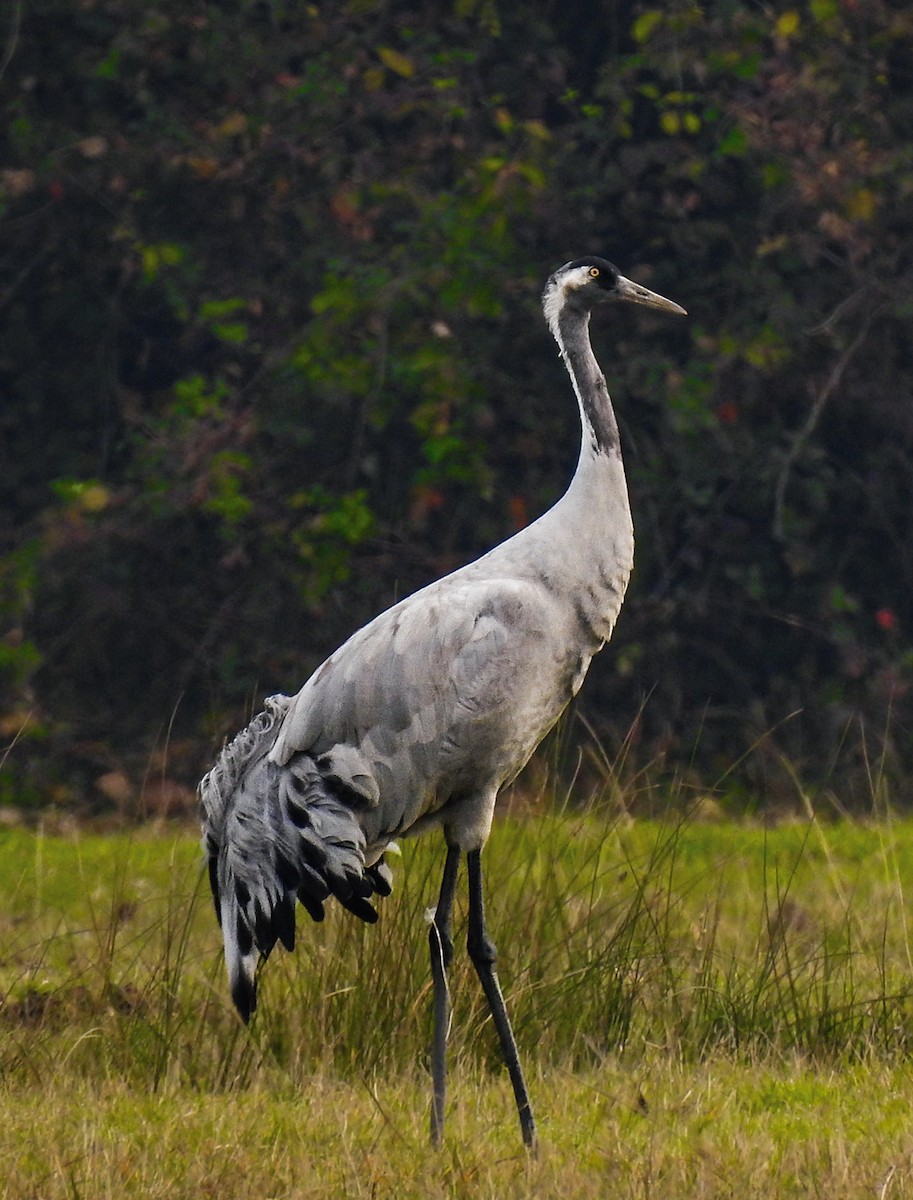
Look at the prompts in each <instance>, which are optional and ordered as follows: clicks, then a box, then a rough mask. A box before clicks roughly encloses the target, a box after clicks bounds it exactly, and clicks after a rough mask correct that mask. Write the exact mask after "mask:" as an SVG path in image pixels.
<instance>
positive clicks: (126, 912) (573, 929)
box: [0, 812, 913, 1200]
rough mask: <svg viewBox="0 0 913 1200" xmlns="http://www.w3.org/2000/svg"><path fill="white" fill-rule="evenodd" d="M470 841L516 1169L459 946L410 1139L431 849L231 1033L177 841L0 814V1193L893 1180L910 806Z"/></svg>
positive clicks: (798, 1189) (904, 1005) (507, 1192)
mask: <svg viewBox="0 0 913 1200" xmlns="http://www.w3.org/2000/svg"><path fill="white" fill-rule="evenodd" d="M487 857H488V863H489V891H490V899H491V902H490V922H491V926H492V930H493V932H494V933H495V935H496V940H497V941H498V943H499V946H500V948H501V950H502V970H501V974H502V979H503V982H504V983H505V986H506V990H507V993H508V1003H509V1005H510V1007H511V1010H512V1013H513V1015H514V1019H515V1024H516V1027H517V1032H518V1038H519V1041H520V1043H521V1052H522V1053H523V1055H524V1058H525V1060H526V1062H527V1065H528V1071H529V1075H530V1087H531V1091H532V1095H533V1100H534V1104H535V1106H536V1108H537V1115H538V1116H539V1120H540V1126H541V1134H542V1143H543V1144H542V1150H541V1153H540V1154H539V1155H538V1157H536V1158H533V1159H531V1158H528V1157H527V1155H526V1154H525V1152H524V1151H523V1150H522V1148H521V1146H520V1139H519V1132H518V1129H517V1128H516V1117H515V1114H514V1112H513V1109H512V1101H511V1098H510V1094H509V1088H508V1086H507V1084H506V1081H505V1079H504V1078H503V1073H502V1072H501V1071H500V1070H499V1068H498V1065H497V1060H496V1056H495V1055H494V1049H493V1042H492V1035H491V1031H490V1029H489V1027H488V1023H487V1020H486V1016H485V1013H484V1010H483V1005H482V1001H481V998H480V996H479V992H478V986H477V983H476V981H475V979H474V977H473V976H472V974H471V971H470V970H469V969H468V967H467V964H466V963H465V961H464V959H465V956H463V955H460V954H458V955H457V963H456V964H455V966H456V969H455V971H454V976H453V980H452V986H453V992H454V998H455V1014H454V1032H453V1038H452V1061H453V1087H452V1097H451V1104H450V1114H449V1125H448V1130H447V1137H446V1146H445V1149H444V1151H443V1152H442V1153H439V1154H434V1153H432V1152H431V1150H430V1149H429V1148H428V1146H427V1119H428V1114H427V1103H428V1094H427V1093H428V1090H429V1089H428V1082H427V1077H426V1075H425V1073H424V1057H425V1047H426V1042H427V1037H428V1028H429V1012H428V1010H429V1003H428V1001H429V997H428V989H429V984H428V971H427V966H426V962H425V954H426V942H425V928H426V927H425V922H424V910H425V906H426V905H427V904H429V903H432V902H433V899H434V895H435V892H436V886H437V872H438V870H439V867H440V862H439V859H440V854H439V848H438V847H436V846H435V845H434V844H433V843H431V844H422V843H417V844H414V845H408V846H407V847H406V854H405V857H404V860H403V863H402V864H401V866H400V867H399V868H398V869H397V876H398V878H397V890H396V893H395V894H394V896H393V897H391V899H390V900H389V901H387V902H385V904H384V909H383V913H382V917H381V921H380V923H379V925H378V926H377V927H375V928H374V929H366V928H364V927H362V926H360V925H359V924H358V923H356V922H354V921H353V920H352V919H350V918H348V917H346V916H345V915H344V914H341V913H340V914H334V916H333V917H332V918H328V920H327V922H326V924H325V926H323V927H320V928H316V927H313V926H310V924H309V923H304V922H303V923H302V925H301V930H300V945H299V949H298V951H297V952H296V954H295V955H294V956H284V955H282V956H280V955H278V954H277V956H276V957H275V958H274V959H273V960H271V961H270V963H269V964H268V967H267V970H266V972H265V974H264V980H263V990H262V1007H261V1012H260V1014H259V1017H258V1021H257V1022H256V1024H255V1026H254V1027H253V1028H252V1029H251V1030H249V1031H248V1030H244V1029H242V1028H241V1027H240V1025H239V1024H238V1022H237V1021H236V1020H235V1018H234V1015H233V1013H232V1012H231V1009H230V1005H229V1002H228V1000H227V997H226V995H225V987H224V984H223V980H222V968H221V963H220V958H219V949H218V932H217V930H216V927H215V922H214V919H213V917H212V913H211V909H210V907H209V903H208V898H207V897H206V895H205V892H204V885H203V882H202V878H201V873H200V861H199V852H198V847H197V844H196V837H195V835H194V834H192V833H188V832H186V831H183V830H159V831H157V832H151V831H150V832H146V833H140V832H136V833H134V834H133V835H125V834H114V835H107V836H105V835H92V834H87V833H85V832H83V833H82V834H80V835H71V836H50V835H47V834H45V835H42V834H35V833H32V832H28V831H25V830H22V829H7V830H3V831H2V832H0V861H2V862H3V864H4V865H3V871H2V875H0V999H2V1006H0V1197H4V1198H5V1197H10V1198H12V1197H17V1198H18V1197H35V1198H36V1200H38V1198H39V1197H40V1198H41V1200H45V1198H47V1200H54V1198H56V1197H58V1196H59V1197H68V1198H70V1200H72V1198H75V1197H107V1196H118V1197H120V1196H124V1195H138V1196H140V1195H141V1196H144V1197H159V1196H161V1197H183V1196H187V1197H190V1196H207V1195H213V1196H215V1195H218V1196H219V1197H221V1198H223V1200H230V1198H232V1197H235V1196H238V1197H242V1196H244V1197H250V1196H258V1197H268V1196H275V1197H311V1196H314V1197H323V1196H334V1197H335V1196H357V1197H362V1196H365V1197H368V1196H370V1197H383V1196H388V1195H389V1196H394V1195H395V1196H396V1197H397V1198H398V1200H400V1198H402V1197H411V1196H416V1197H419V1196H421V1197H436V1196H448V1197H450V1196H473V1197H475V1196H480V1197H485V1196H492V1197H494V1196H497V1197H510V1196H536V1197H549V1196H562V1197H569V1196H574V1197H589V1196H594V1197H595V1196H605V1195H613V1196H621V1197H628V1196H630V1197H635V1196H636V1197H644V1198H647V1197H653V1196H675V1197H681V1196H695V1197H716V1196H732V1195H735V1194H737V1193H738V1194H739V1195H740V1196H742V1197H749V1196H759V1197H760V1196H764V1197H771V1196H816V1195H820V1196H827V1197H828V1198H829V1200H833V1198H840V1197H844V1196H845V1197H854V1198H856V1197H859V1196H863V1195H865V1196H881V1197H885V1198H887V1197H895V1196H903V1195H913V1165H911V1153H913V1126H911V1123H910V1121H909V1113H910V1111H911V1110H913V1078H911V1072H910V1071H909V1068H908V1066H907V1056H908V1053H909V1041H910V1036H911V1029H913V1022H911V1017H913V973H911V964H910V950H909V943H908V936H907V932H908V931H907V924H906V908H905V896H904V885H905V881H906V880H907V879H909V878H911V871H913V822H908V821H902V822H895V823H890V822H888V821H882V822H881V823H877V824H875V823H873V824H866V823H851V822H841V823H838V824H833V825H820V824H818V823H816V822H805V823H798V824H793V825H784V826H781V827H779V828H776V829H772V830H765V829H763V828H761V827H759V826H752V825H750V824H748V823H725V822H713V823H706V822H691V823H687V824H685V825H680V824H678V823H676V822H670V823H668V824H663V823H650V822H637V823H630V822H616V823H614V824H613V823H607V822H606V821H605V820H604V818H603V817H601V816H600V815H599V814H597V813H593V814H574V813H570V812H566V813H564V814H560V815H545V814H538V815H527V816H526V817H525V818H524V819H512V818H509V817H507V818H505V819H503V820H501V822H500V823H498V824H497V826H496V832H495V835H494V836H493V839H492V843H491V846H490V849H489V852H488V855H487Z"/></svg>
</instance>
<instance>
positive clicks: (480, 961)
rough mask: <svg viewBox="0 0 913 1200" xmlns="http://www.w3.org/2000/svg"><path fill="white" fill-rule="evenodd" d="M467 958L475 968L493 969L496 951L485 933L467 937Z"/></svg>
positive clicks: (496, 956) (496, 955)
mask: <svg viewBox="0 0 913 1200" xmlns="http://www.w3.org/2000/svg"><path fill="white" fill-rule="evenodd" d="M467 948H468V950H469V957H470V959H471V960H472V961H473V963H474V964H475V965H476V966H485V967H493V966H494V964H495V963H496V962H497V961H498V951H497V949H496V947H495V944H494V942H493V941H492V940H491V938H490V937H489V936H488V934H487V933H483V934H479V935H476V936H473V934H470V935H469V939H468V942H467Z"/></svg>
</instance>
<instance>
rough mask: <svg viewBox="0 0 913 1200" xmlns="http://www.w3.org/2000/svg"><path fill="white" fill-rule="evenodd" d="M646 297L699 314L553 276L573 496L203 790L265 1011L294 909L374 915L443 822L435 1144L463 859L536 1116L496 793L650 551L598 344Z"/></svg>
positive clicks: (595, 277)
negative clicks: (502, 888)
mask: <svg viewBox="0 0 913 1200" xmlns="http://www.w3.org/2000/svg"><path fill="white" fill-rule="evenodd" d="M612 301H627V302H631V303H634V304H641V305H646V306H647V307H649V308H654V309H661V310H664V311H666V312H670V313H680V314H684V313H685V310H684V309H683V308H681V307H680V306H679V305H677V304H674V303H673V302H672V301H671V300H666V299H665V298H664V297H662V296H659V295H657V294H656V293H655V292H651V291H649V290H648V289H647V288H644V287H641V286H640V285H639V284H636V283H632V282H631V281H630V280H629V279H626V278H625V277H624V276H623V275H621V274H620V273H619V271H618V268H617V267H615V266H614V265H613V264H612V263H610V262H607V261H606V260H605V259H603V258H596V257H587V258H580V259H576V260H575V261H573V262H569V263H567V264H565V265H564V266H563V267H560V268H559V269H558V270H557V271H555V273H554V274H553V275H552V276H551V277H550V278H549V280H548V282H547V284H546V287H545V290H544V292H543V296H542V304H543V309H544V312H545V317H546V320H547V322H548V325H549V327H550V329H551V332H552V334H553V336H554V338H555V340H556V341H557V343H558V347H559V350H560V353H561V357H562V359H563V360H564V365H565V367H566V368H567V371H568V374H569V375H570V379H571V384H572V386H573V390H574V392H575V394H576V397H577V403H578V408H579V414H580V425H581V439H580V455H579V458H578V462H577V468H576V471H575V473H574V476H573V479H572V480H571V483H570V486H569V487H568V489H567V491H566V492H565V494H564V495H563V497H562V498H561V499H560V500H559V501H558V502H557V503H556V504H555V505H554V506H553V507H552V508H550V509H549V510H548V511H547V512H545V513H544V514H543V515H542V516H540V517H539V518H538V520H536V521H534V522H533V523H532V524H530V525H528V526H526V527H525V528H524V529H522V530H520V531H519V532H518V533H516V534H515V535H514V536H513V537H511V538H509V539H508V540H507V541H505V542H503V543H501V544H500V545H498V546H496V547H495V548H494V549H493V550H490V551H489V552H488V553H487V554H484V555H483V556H482V557H481V558H479V559H477V560H476V561H474V562H471V563H469V564H468V565H467V566H464V567H462V568H460V569H459V570H456V571H454V572H452V573H451V574H449V575H446V576H445V577H444V578H442V579H439V580H437V581H436V582H434V583H431V584H429V585H428V586H427V587H424V588H422V589H421V590H420V591H418V592H415V593H414V594H413V595H411V596H409V597H407V598H406V599H404V600H401V601H400V602H399V603H398V604H395V605H394V606H393V607H392V608H388V609H387V610H386V611H385V612H382V613H381V614H380V615H379V616H377V617H375V618H374V620H373V621H371V622H369V624H367V625H365V626H364V627H363V628H362V629H360V630H358V632H356V633H354V634H353V635H352V636H351V637H350V638H349V639H348V641H346V642H345V643H344V644H343V645H342V646H341V647H340V648H339V649H338V650H337V651H336V652H335V653H334V654H331V655H330V657H329V658H328V659H327V660H326V661H325V662H324V663H323V665H322V666H320V667H319V668H318V669H317V670H316V671H315V672H314V674H313V675H312V676H311V677H310V678H309V679H308V680H307V682H306V683H305V684H304V686H303V687H302V688H301V690H300V691H299V692H298V693H297V695H295V696H284V695H277V696H271V697H269V698H268V699H267V700H266V701H265V707H264V710H263V712H261V713H260V714H259V715H258V716H257V717H255V718H254V720H253V721H251V723H250V724H249V725H248V726H247V728H245V729H244V730H242V731H241V732H240V733H239V734H238V735H237V736H236V737H235V738H234V740H233V741H231V742H230V743H229V744H228V745H227V746H226V747H225V749H224V750H223V751H222V753H221V756H220V757H219V759H218V761H217V762H216V763H215V765H214V766H213V768H212V769H211V770H210V771H209V773H208V774H207V775H206V776H205V777H204V778H203V780H202V782H201V784H200V799H201V808H202V813H203V829H204V838H203V840H204V849H205V852H206V854H207V857H208V862H209V877H210V882H211V885H212V892H213V899H214V901H215V908H216V915H217V917H218V920H219V923H220V925H221V929H222V936H223V940H224V944H225V961H226V967H227V971H228V978H229V983H230V988H231V994H232V998H233V1000H234V1003H235V1005H236V1007H237V1009H238V1012H239V1013H240V1015H241V1017H242V1018H243V1019H244V1021H248V1020H249V1019H250V1016H251V1014H252V1013H253V1011H254V1008H255V1006H256V984H257V980H256V968H257V965H258V962H259V961H260V960H261V959H263V958H265V957H266V956H267V955H268V954H269V952H270V951H271V950H272V948H273V946H274V945H275V943H276V942H277V941H280V942H282V944H283V945H284V946H285V947H286V948H287V949H288V950H292V949H293V947H294V937H295V904H296V900H297V901H300V903H301V904H302V905H303V907H304V908H305V909H306V910H307V912H308V913H309V914H310V916H311V917H313V918H314V920H317V921H319V920H322V919H323V915H324V902H325V901H326V900H327V899H329V898H330V897H335V898H336V899H337V900H338V901H339V902H340V903H341V904H342V905H343V906H344V907H345V908H346V909H348V910H349V911H350V912H351V913H353V914H354V915H355V916H356V917H360V918H361V919H362V920H363V921H367V922H374V921H376V920H377V911H376V909H375V908H374V905H373V904H372V902H371V901H372V899H373V897H375V896H380V897H383V896H387V895H389V893H390V890H391V885H392V876H391V872H390V869H389V867H388V866H387V864H386V863H385V861H384V852H385V851H386V850H387V849H388V848H389V847H390V845H391V843H392V842H393V841H394V839H396V838H397V837H400V836H405V835H410V836H411V835H414V834H419V833H425V832H427V831H428V830H432V829H441V830H443V835H444V840H445V843H446V847H447V849H446V856H445V860H444V870H443V877H442V880H441V886H440V894H439V896H438V901H437V906H436V908H435V909H434V916H433V918H432V920H431V924H430V929H429V944H430V952H431V975H432V1006H433V1024H432V1045H431V1070H432V1103H431V1138H432V1142H433V1143H434V1144H436V1145H439V1144H440V1142H441V1139H442V1136H443V1128H444V1108H445V1099H446V1044H447V1034H448V1026H449V1019H450V1000H449V992H448V985H447V970H448V967H449V965H450V963H451V960H452V956H453V940H452V910H453V901H454V895H455V891H456V885H457V876H458V870H459V865H460V861H461V859H462V856H463V855H465V856H466V872H467V882H468V893H469V910H468V938H467V948H468V953H469V957H470V959H471V961H472V963H473V966H474V967H475V970H476V973H477V974H478V977H479V980H480V982H481V984H482V988H483V990H484V993H485V996H486V999H487V1001H488V1006H489V1009H490V1011H491V1016H492V1019H493V1023H494V1027H495V1029H496V1031H497V1035H498V1038H499V1041H500V1046H501V1051H502V1054H503V1057H504V1062H505V1064H506V1066H507V1069H508V1073H509V1075H510V1080H511V1083H512V1085H513V1091H514V1097H515V1100H516V1105H517V1112H518V1115H519V1119H520V1128H521V1133H522V1137H523V1141H524V1143H525V1144H526V1145H527V1146H529V1147H532V1146H534V1145H535V1144H536V1126H535V1121H534V1118H533V1111H532V1107H531V1105H530V1100H529V1094H528V1091H527V1087H526V1082H525V1080H524V1076H523V1070H522V1067H521V1065H520V1059H519V1056H518V1053H517V1045H516V1041H515V1038H514V1034H513V1030H512V1028H511V1024H510V1019H509V1017H508V1014H507V1009H506V1007H505V1003H504V998H503V995H502V992H501V987H500V984H499V981H498V975H497V972H496V970H495V962H496V951H495V946H494V943H493V942H492V940H491V937H490V936H489V933H488V929H487V926H486V922H485V910H484V904H483V889H482V849H483V847H484V845H485V842H486V840H487V838H488V835H489V831H490V829H491V823H492V817H493V814H494V808H495V800H496V797H497V795H498V792H499V791H500V789H501V788H502V787H503V786H504V785H505V784H506V783H509V782H510V781H511V780H513V779H514V778H515V777H516V776H517V774H518V773H519V772H520V770H521V768H522V767H523V766H524V765H525V764H526V762H527V760H528V759H529V757H530V755H531V754H532V752H533V750H535V748H536V746H537V745H538V744H539V742H540V741H541V740H542V738H543V737H544V736H545V734H546V733H547V732H548V730H549V729H551V727H552V726H553V725H554V723H555V721H556V720H557V719H558V717H559V716H560V715H561V713H562V712H563V710H564V708H565V707H566V705H567V704H568V702H569V701H570V700H571V698H572V697H573V696H574V695H576V693H577V691H578V689H579V688H580V685H581V684H582V683H583V679H584V676H585V675H586V672H587V669H588V667H589V665H590V661H591V659H592V657H593V655H594V654H596V652H597V651H598V650H600V649H601V648H602V647H603V645H604V644H605V643H606V641H607V640H608V639H609V637H610V636H611V633H612V630H613V627H614V625H615V621H616V618H617V617H618V613H619V610H620V608H621V604H622V600H623V598H624V594H625V588H626V586H627V582H628V577H629V575H630V573H631V568H632V565H633V556H634V534H633V526H632V522H631V511H630V507H629V504H628V492H627V485H626V482H625V474H624V467H623V465H622V459H621V447H620V442H619V434H618V425H617V423H616V420H615V414H614V412H613V409H612V403H611V400H610V399H609V393H608V389H607V387H606V382H605V378H604V377H603V374H602V371H601V370H600V368H599V364H598V363H597V361H596V358H595V355H594V354H593V350H592V347H591V345H590V338H589V320H590V313H591V310H592V309H594V308H596V307H598V306H601V305H603V304H606V303H610V302H612Z"/></svg>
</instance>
